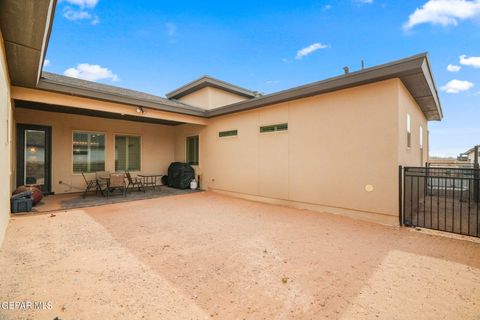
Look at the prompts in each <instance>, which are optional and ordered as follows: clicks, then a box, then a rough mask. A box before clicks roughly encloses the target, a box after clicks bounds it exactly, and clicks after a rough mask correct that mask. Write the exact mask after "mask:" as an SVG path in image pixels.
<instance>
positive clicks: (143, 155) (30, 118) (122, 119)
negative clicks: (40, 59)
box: [12, 73, 208, 212]
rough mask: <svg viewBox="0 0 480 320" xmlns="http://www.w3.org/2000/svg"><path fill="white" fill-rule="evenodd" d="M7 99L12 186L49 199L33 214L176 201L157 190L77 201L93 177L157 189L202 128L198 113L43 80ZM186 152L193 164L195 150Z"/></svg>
mask: <svg viewBox="0 0 480 320" xmlns="http://www.w3.org/2000/svg"><path fill="white" fill-rule="evenodd" d="M12 99H13V101H14V105H15V110H14V121H15V123H16V134H15V137H14V141H15V145H16V153H15V157H14V161H13V163H14V164H15V165H14V167H13V171H14V174H13V175H12V177H14V179H15V181H14V182H13V183H12V184H14V188H15V187H18V186H22V185H38V186H39V187H40V188H41V190H42V191H43V193H44V194H46V195H53V194H55V196H53V197H52V196H50V197H48V198H46V199H45V201H44V203H43V204H40V205H39V206H37V207H36V208H35V209H36V210H37V211H39V212H42V211H45V210H46V211H49V210H61V209H70V208H79V207H84V206H87V207H88V206H93V205H98V204H104V203H115V202H119V201H125V200H132V199H134V200H138V199H148V198H154V197H159V196H164V195H171V194H179V193H182V192H180V191H175V190H172V189H169V188H162V192H157V190H149V191H148V192H147V193H145V194H138V193H131V192H130V193H129V195H128V197H126V199H119V197H115V198H113V199H103V198H95V197H87V198H86V199H80V198H79V193H81V192H83V191H84V190H85V189H86V188H87V185H88V181H86V180H87V179H88V180H91V179H93V178H92V175H93V176H95V175H96V174H97V173H98V172H107V173H109V174H110V173H112V174H114V173H119V174H123V173H125V172H130V173H131V175H132V176H134V177H140V178H141V179H143V181H144V183H146V182H147V181H148V176H150V177H153V178H154V179H155V181H159V180H160V177H161V176H162V175H166V174H167V168H168V166H169V165H170V164H171V163H172V162H175V161H180V162H187V160H188V159H187V155H186V150H185V148H186V137H187V136H198V132H199V129H200V128H201V127H202V126H204V125H206V124H207V120H208V119H205V118H204V117H201V116H200V115H203V111H202V110H200V109H197V108H195V107H192V106H187V105H184V104H182V103H181V102H176V101H170V100H168V99H164V98H160V97H155V96H151V95H148V94H144V93H139V92H136V91H133V90H126V89H119V88H115V87H111V86H108V85H103V84H97V83H92V82H88V81H83V80H79V79H73V78H68V77H64V76H59V75H53V74H48V73H43V74H42V77H41V79H40V81H39V85H38V88H37V89H30V88H23V87H12ZM187 125H188V126H187ZM185 126H187V127H188V128H189V129H188V130H185ZM178 128H182V129H180V130H179V129H178ZM197 141H198V140H197ZM190 151H192V152H193V153H196V154H195V155H192V156H190V157H191V158H196V159H197V160H196V161H197V162H198V142H197V144H196V149H191V150H190ZM191 164H192V165H196V163H194V162H191ZM195 169H197V168H195ZM97 180H98V179H97ZM125 180H126V179H125ZM126 184H128V181H126ZM150 186H151V183H150ZM147 187H148V186H147ZM63 194H69V195H63ZM70 194H71V195H70ZM58 195H63V196H58Z"/></svg>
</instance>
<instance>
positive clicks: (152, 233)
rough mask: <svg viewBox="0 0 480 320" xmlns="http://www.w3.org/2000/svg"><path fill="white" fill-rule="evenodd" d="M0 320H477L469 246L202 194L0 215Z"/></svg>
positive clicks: (479, 305)
mask: <svg viewBox="0 0 480 320" xmlns="http://www.w3.org/2000/svg"><path fill="white" fill-rule="evenodd" d="M0 269H1V270H2V272H1V273H0V300H2V301H51V302H52V305H53V307H52V309H51V310H36V311H34V310H20V311H18V310H17V311H10V310H5V309H3V308H0V319H53V318H55V317H58V318H59V319H208V318H218V319H294V318H295V319H479V318H480V244H479V243H478V242H475V241H465V240H458V239H452V238H448V237H442V236H436V235H431V234H426V233H425V232H418V231H414V230H411V229H406V228H394V227H386V226H381V225H376V224H372V223H368V222H363V221H357V220H353V219H349V218H344V217H340V216H335V215H331V214H323V213H317V212H310V211H307V210H297V209H291V208H286V207H280V206H274V205H267V204H261V203H256V202H251V201H246V200H240V199H234V198H229V197H226V196H222V195H219V194H216V193H212V192H200V193H194V194H187V195H178V196H172V197H163V198H155V199H148V200H140V201H132V202H126V203H118V204H109V205H105V206H97V207H90V208H85V209H72V210H68V211H62V212H57V213H55V215H50V214H43V215H32V216H21V217H13V219H12V220H11V222H10V224H9V227H8V230H7V235H6V239H5V242H4V244H3V246H2V248H1V249H0Z"/></svg>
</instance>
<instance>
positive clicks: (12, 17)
mask: <svg viewBox="0 0 480 320" xmlns="http://www.w3.org/2000/svg"><path fill="white" fill-rule="evenodd" d="M56 3H57V1H56V0H35V1H32V0H1V1H0V28H1V30H2V35H3V40H4V43H5V52H6V55H7V62H8V72H9V75H10V81H11V83H12V84H13V85H21V86H26V87H35V86H36V85H37V83H38V79H39V78H40V71H41V70H42V67H43V61H44V58H45V52H46V50H47V46H48V40H49V37H50V30H51V28H52V23H53V16H54V13H55V6H56Z"/></svg>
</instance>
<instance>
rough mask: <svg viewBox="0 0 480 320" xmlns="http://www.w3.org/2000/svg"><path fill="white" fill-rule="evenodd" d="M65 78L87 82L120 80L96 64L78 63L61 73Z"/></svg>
mask: <svg viewBox="0 0 480 320" xmlns="http://www.w3.org/2000/svg"><path fill="white" fill-rule="evenodd" d="M63 74H64V75H66V76H67V77H72V78H77V79H83V80H88V81H98V80H106V79H109V80H110V81H119V80H120V79H119V78H118V76H117V75H116V74H114V73H113V72H112V71H111V70H109V69H107V68H104V67H101V66H99V65H98V64H88V63H80V64H79V65H77V66H76V67H75V68H68V69H67V70H65V71H64V72H63Z"/></svg>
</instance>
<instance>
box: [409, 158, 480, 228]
mask: <svg viewBox="0 0 480 320" xmlns="http://www.w3.org/2000/svg"><path fill="white" fill-rule="evenodd" d="M479 190H480V169H474V168H437V167H404V168H402V167H400V206H401V207H400V212H401V216H400V223H401V224H403V225H406V226H414V227H422V228H428V229H435V230H440V231H446V232H452V233H457V234H462V235H469V236H475V237H480V222H479V205H480V203H479V196H480V194H479Z"/></svg>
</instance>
